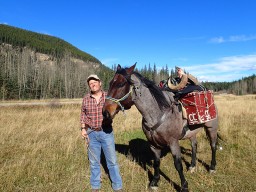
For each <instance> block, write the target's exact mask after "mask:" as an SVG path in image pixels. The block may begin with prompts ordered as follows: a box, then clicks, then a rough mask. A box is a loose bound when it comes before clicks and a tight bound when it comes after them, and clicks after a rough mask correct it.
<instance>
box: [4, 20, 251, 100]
mask: <svg viewBox="0 0 256 192" xmlns="http://www.w3.org/2000/svg"><path fill="white" fill-rule="evenodd" d="M136 70H137V71H138V72H139V73H141V74H142V75H143V76H144V77H146V78H148V79H150V80H152V81H154V82H155V83H156V84H158V83H159V82H160V81H161V80H163V79H168V78H169V77H174V76H175V70H174V69H169V68H168V65H167V64H166V66H164V67H162V69H160V70H157V68H156V64H155V63H154V64H153V66H152V65H151V64H150V63H149V64H148V65H145V66H144V68H141V69H136ZM115 71H116V65H114V66H112V69H110V68H108V67H106V66H105V65H103V64H101V62H100V61H99V60H98V59H96V58H95V57H93V56H91V55H90V54H87V53H85V52H82V51H80V50H79V49H77V48H75V47H74V46H72V45H71V44H69V43H67V42H65V41H63V40H61V39H58V38H55V37H52V36H48V35H43V34H38V33H34V32H30V31H26V30H22V29H18V28H15V27H10V26H7V25H2V24H0V98H1V99H2V100H7V99H47V98H80V97H82V96H83V95H84V94H85V93H86V92H87V91H88V87H87V85H86V78H87V77H88V76H89V75H90V74H92V73H96V74H98V75H99V76H100V77H101V79H102V81H103V89H105V90H107V89H108V83H109V81H110V80H111V78H112V77H113V75H114V73H115ZM202 84H203V85H204V86H205V87H207V88H208V89H211V90H214V91H216V92H221V91H222V92H226V93H232V94H236V95H243V94H255V93H256V78H255V75H253V76H250V77H247V78H243V79H241V80H239V81H234V82H219V83H216V82H202Z"/></svg>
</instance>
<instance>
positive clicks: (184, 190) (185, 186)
mask: <svg viewBox="0 0 256 192" xmlns="http://www.w3.org/2000/svg"><path fill="white" fill-rule="evenodd" d="M180 191H181V192H188V182H187V181H186V182H185V183H184V184H183V186H182V187H181V189H180Z"/></svg>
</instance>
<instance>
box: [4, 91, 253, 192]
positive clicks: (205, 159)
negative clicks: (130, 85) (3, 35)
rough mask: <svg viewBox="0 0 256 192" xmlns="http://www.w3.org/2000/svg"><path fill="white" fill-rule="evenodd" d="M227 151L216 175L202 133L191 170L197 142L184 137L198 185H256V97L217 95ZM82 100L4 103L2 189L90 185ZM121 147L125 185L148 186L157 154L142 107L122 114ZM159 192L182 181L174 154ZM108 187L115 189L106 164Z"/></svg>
mask: <svg viewBox="0 0 256 192" xmlns="http://www.w3.org/2000/svg"><path fill="white" fill-rule="evenodd" d="M215 101H216V104H217V106H218V112H219V117H220V120H219V133H220V135H221V136H222V138H223V140H224V141H221V142H220V144H221V146H222V147H223V150H218V151H217V163H218V164H217V172H216V173H215V174H209V173H207V171H206V168H205V166H206V165H207V164H209V163H210V159H211V151H210V147H209V143H208V141H207V138H206V136H205V134H204V132H201V133H200V134H199V136H198V164H197V171H196V172H195V173H194V174H191V173H189V172H186V167H187V166H188V164H189V162H190V159H191V158H190V153H191V151H190V143H189V141H187V140H186V141H181V142H180V144H181V146H182V152H183V154H182V156H183V166H184V171H185V176H186V178H187V180H188V182H189V189H190V191H256V184H255V180H256V164H255V162H256V155H255V153H256V144H255V138H256V130H255V129H256V110H255V108H256V96H255V95H250V96H230V95H224V96H215ZM80 103H81V102H80V101H79V102H78V104H74V103H73V104H63V105H62V104H58V105H46V106H31V105H30V106H9V107H1V108H0V173H1V174H0V191H8V192H9V191H10V192H11V191H22V192H23V191H26V192H27V191H29V192H31V191H36V192H37V191H39V192H41V191H49V192H52V191H90V184H89V177H90V172H89V163H88V159H87V148H86V147H85V145H84V140H82V139H81V136H80V130H79V127H80V125H79V115H80ZM113 127H114V131H115V137H116V151H117V156H118V161H119V165H120V170H121V174H122V178H123V183H124V190H125V191H135V192H136V191H146V190H148V188H147V185H148V183H149V180H150V179H151V177H152V174H153V167H152V162H153V157H152V154H151V152H150V150H149V145H148V143H147V142H146V139H145V136H144V134H143V132H142V130H141V116H140V114H139V112H138V111H137V110H136V108H135V107H133V108H132V109H130V110H129V111H126V115H124V114H122V113H121V112H120V113H119V114H118V115H117V116H116V118H115V120H114V124H113ZM160 168H161V178H160V182H159V191H176V189H177V185H180V181H179V177H178V173H177V172H176V170H175V168H174V165H173V160H172V156H171V155H170V153H167V154H164V155H163V157H162V161H161V167H160ZM102 173H103V178H102V190H101V191H103V192H105V191H106V192H107V191H111V185H110V180H109V178H108V175H107V173H106V172H105V171H104V169H102Z"/></svg>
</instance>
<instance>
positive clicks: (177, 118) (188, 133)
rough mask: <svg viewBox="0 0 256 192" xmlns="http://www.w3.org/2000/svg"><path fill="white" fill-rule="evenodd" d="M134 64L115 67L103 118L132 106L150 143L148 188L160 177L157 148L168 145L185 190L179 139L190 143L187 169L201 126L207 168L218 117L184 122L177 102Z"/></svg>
mask: <svg viewBox="0 0 256 192" xmlns="http://www.w3.org/2000/svg"><path fill="white" fill-rule="evenodd" d="M135 66H136V63H135V64H134V65H133V66H131V67H130V68H121V66H120V65H118V67H117V71H116V73H115V75H114V77H113V79H112V80H111V81H110V84H109V90H108V95H107V98H106V102H105V104H104V107H103V115H104V118H105V119H106V120H112V119H113V118H114V117H115V115H116V114H117V113H118V112H119V111H120V110H127V109H130V108H131V106H132V105H135V106H136V108H137V109H138V111H139V112H140V113H141V115H142V117H143V118H142V130H143V132H144V134H145V135H146V137H147V140H148V141H149V143H150V148H151V150H152V151H153V153H154V156H155V158H154V175H153V179H152V181H150V183H149V187H150V188H155V187H157V183H158V181H159V179H160V156H161V150H162V149H163V148H164V147H166V146H168V147H169V148H170V150H171V153H172V156H173V159H174V166H175V168H176V170H177V171H178V173H179V177H180V180H181V191H188V183H187V181H186V179H185V177H184V174H183V166H182V160H181V150H180V146H179V140H180V139H190V140H191V142H192V144H191V145H192V160H191V165H190V169H194V168H195V166H196V151H197V140H196V134H197V133H198V132H199V131H200V130H201V129H202V128H205V131H206V134H207V136H208V138H209V140H210V145H211V150H212V160H211V165H210V168H209V169H210V171H214V170H215V166H216V159H215V156H216V142H217V126H218V119H217V114H216V118H214V119H212V120H209V121H207V122H205V123H201V124H192V125H191V124H188V127H189V130H187V129H185V128H184V127H185V125H187V122H188V121H187V119H184V118H183V114H182V110H181V108H180V105H179V104H177V102H176V101H175V100H174V98H173V95H174V94H173V93H171V92H168V91H162V90H161V89H160V88H159V87H158V86H156V85H155V84H154V83H153V82H152V81H150V80H148V79H146V78H144V77H143V76H141V75H140V74H139V73H137V72H135V71H134V69H135Z"/></svg>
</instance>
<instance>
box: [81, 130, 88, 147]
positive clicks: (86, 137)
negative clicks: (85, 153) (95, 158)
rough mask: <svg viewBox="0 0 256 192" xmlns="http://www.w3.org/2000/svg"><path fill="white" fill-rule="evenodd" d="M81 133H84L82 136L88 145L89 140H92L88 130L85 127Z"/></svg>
mask: <svg viewBox="0 0 256 192" xmlns="http://www.w3.org/2000/svg"><path fill="white" fill-rule="evenodd" d="M81 135H82V137H83V138H84V139H85V141H86V144H87V145H88V144H89V142H90V139H89V137H88V134H87V132H86V130H85V129H82V130H81Z"/></svg>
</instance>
